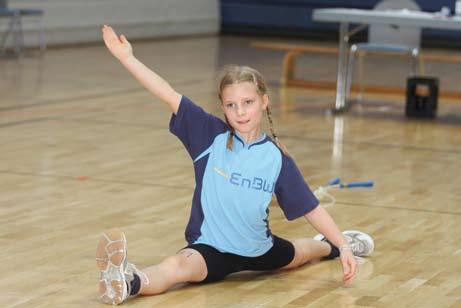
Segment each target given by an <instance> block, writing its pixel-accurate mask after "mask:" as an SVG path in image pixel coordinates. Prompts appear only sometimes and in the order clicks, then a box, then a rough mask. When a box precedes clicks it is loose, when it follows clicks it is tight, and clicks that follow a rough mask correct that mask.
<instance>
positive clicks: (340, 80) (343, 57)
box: [333, 22, 349, 112]
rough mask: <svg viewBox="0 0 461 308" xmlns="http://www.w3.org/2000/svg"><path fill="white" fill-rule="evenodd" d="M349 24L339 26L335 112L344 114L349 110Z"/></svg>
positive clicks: (344, 23) (343, 23)
mask: <svg viewBox="0 0 461 308" xmlns="http://www.w3.org/2000/svg"><path fill="white" fill-rule="evenodd" d="M348 32H349V24H348V23H346V22H342V23H341V24H340V25H339V53H338V75H337V78H336V103H335V108H334V109H333V111H334V112H343V111H346V110H347V109H348V108H349V105H348V104H347V103H346V76H347V56H348V54H349V53H348V49H349V35H348Z"/></svg>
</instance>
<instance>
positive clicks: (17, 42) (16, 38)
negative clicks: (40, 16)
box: [13, 12, 24, 56]
mask: <svg viewBox="0 0 461 308" xmlns="http://www.w3.org/2000/svg"><path fill="white" fill-rule="evenodd" d="M14 19H15V22H14V24H15V26H14V30H13V42H14V51H15V53H16V55H17V56H19V55H21V54H22V50H23V46H24V38H23V33H22V23H21V15H20V13H19V12H18V13H17V14H15V16H14Z"/></svg>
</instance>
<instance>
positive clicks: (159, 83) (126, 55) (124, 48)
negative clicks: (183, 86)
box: [102, 25, 181, 114]
mask: <svg viewBox="0 0 461 308" xmlns="http://www.w3.org/2000/svg"><path fill="white" fill-rule="evenodd" d="M102 34H103V39H104V43H105V44H106V47H107V49H109V51H110V52H111V53H112V55H114V57H116V58H117V59H118V60H119V61H120V62H121V63H122V64H123V66H125V68H126V69H127V70H128V71H129V72H130V73H131V74H132V75H133V76H134V77H135V78H136V79H137V80H138V81H139V82H140V83H141V84H142V85H143V86H144V87H145V88H146V89H147V90H149V92H151V93H152V94H153V95H155V96H157V97H158V98H159V99H161V100H162V101H163V102H165V103H166V104H167V105H168V106H169V107H170V109H171V111H172V112H173V113H174V114H176V113H177V112H178V108H179V103H180V101H181V94H179V93H178V92H176V91H175V90H174V89H173V88H172V87H171V86H170V84H169V83H168V82H166V81H165V80H164V79H163V78H162V77H160V76H159V75H157V74H156V73H155V72H154V71H152V70H151V69H149V68H148V67H147V66H145V65H144V64H143V63H142V62H140V61H139V60H138V59H136V57H135V56H134V55H133V49H132V47H131V44H130V42H128V40H127V39H126V37H125V36H124V35H120V37H119V36H118V35H117V34H116V33H115V31H114V29H112V27H110V26H107V25H104V27H103V28H102Z"/></svg>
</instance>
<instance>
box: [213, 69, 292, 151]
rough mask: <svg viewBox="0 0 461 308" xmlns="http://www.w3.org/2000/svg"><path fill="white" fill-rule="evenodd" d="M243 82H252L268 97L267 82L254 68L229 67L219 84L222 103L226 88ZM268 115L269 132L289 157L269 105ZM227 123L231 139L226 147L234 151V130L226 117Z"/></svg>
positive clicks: (223, 72)
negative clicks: (276, 130) (278, 134)
mask: <svg viewBox="0 0 461 308" xmlns="http://www.w3.org/2000/svg"><path fill="white" fill-rule="evenodd" d="M242 82H250V83H252V84H254V86H255V87H256V91H257V92H258V94H259V95H260V96H263V95H267V86H266V82H265V81H264V78H263V76H262V75H261V74H260V73H259V72H258V71H257V70H255V69H254V68H251V67H249V66H238V65H229V66H226V67H224V69H223V71H222V77H221V81H220V82H219V93H218V95H219V99H220V100H221V103H222V92H223V90H224V88H225V87H227V86H230V85H233V84H238V83H242ZM266 113H267V120H268V121H269V130H270V131H271V134H272V137H273V138H274V141H275V144H277V146H278V147H279V148H280V150H281V151H282V152H283V154H285V155H287V156H288V150H287V148H286V147H285V146H284V145H283V144H282V143H281V142H280V140H279V138H278V136H277V134H276V133H275V130H274V123H273V121H272V113H271V111H270V108H269V105H268V106H267V109H266ZM226 123H227V126H229V131H230V133H229V137H228V138H227V144H226V147H227V148H228V149H229V150H231V151H232V146H233V143H234V138H233V136H234V134H235V131H234V128H233V127H232V126H231V125H230V124H229V121H228V120H227V117H226Z"/></svg>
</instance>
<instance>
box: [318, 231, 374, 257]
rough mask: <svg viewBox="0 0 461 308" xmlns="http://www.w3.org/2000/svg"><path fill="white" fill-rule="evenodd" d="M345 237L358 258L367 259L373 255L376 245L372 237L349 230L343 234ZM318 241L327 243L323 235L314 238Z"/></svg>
mask: <svg viewBox="0 0 461 308" xmlns="http://www.w3.org/2000/svg"><path fill="white" fill-rule="evenodd" d="M343 235H344V237H345V238H346V240H347V241H348V243H349V245H350V246H351V249H352V253H353V254H354V256H357V257H367V256H369V255H371V254H372V253H373V250H374V249H375V243H374V241H373V239H372V238H371V236H369V235H368V234H366V233H364V232H360V231H355V230H348V231H344V232H343ZM314 240H316V241H326V240H327V239H326V238H325V236H323V235H322V234H317V235H316V236H314Z"/></svg>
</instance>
